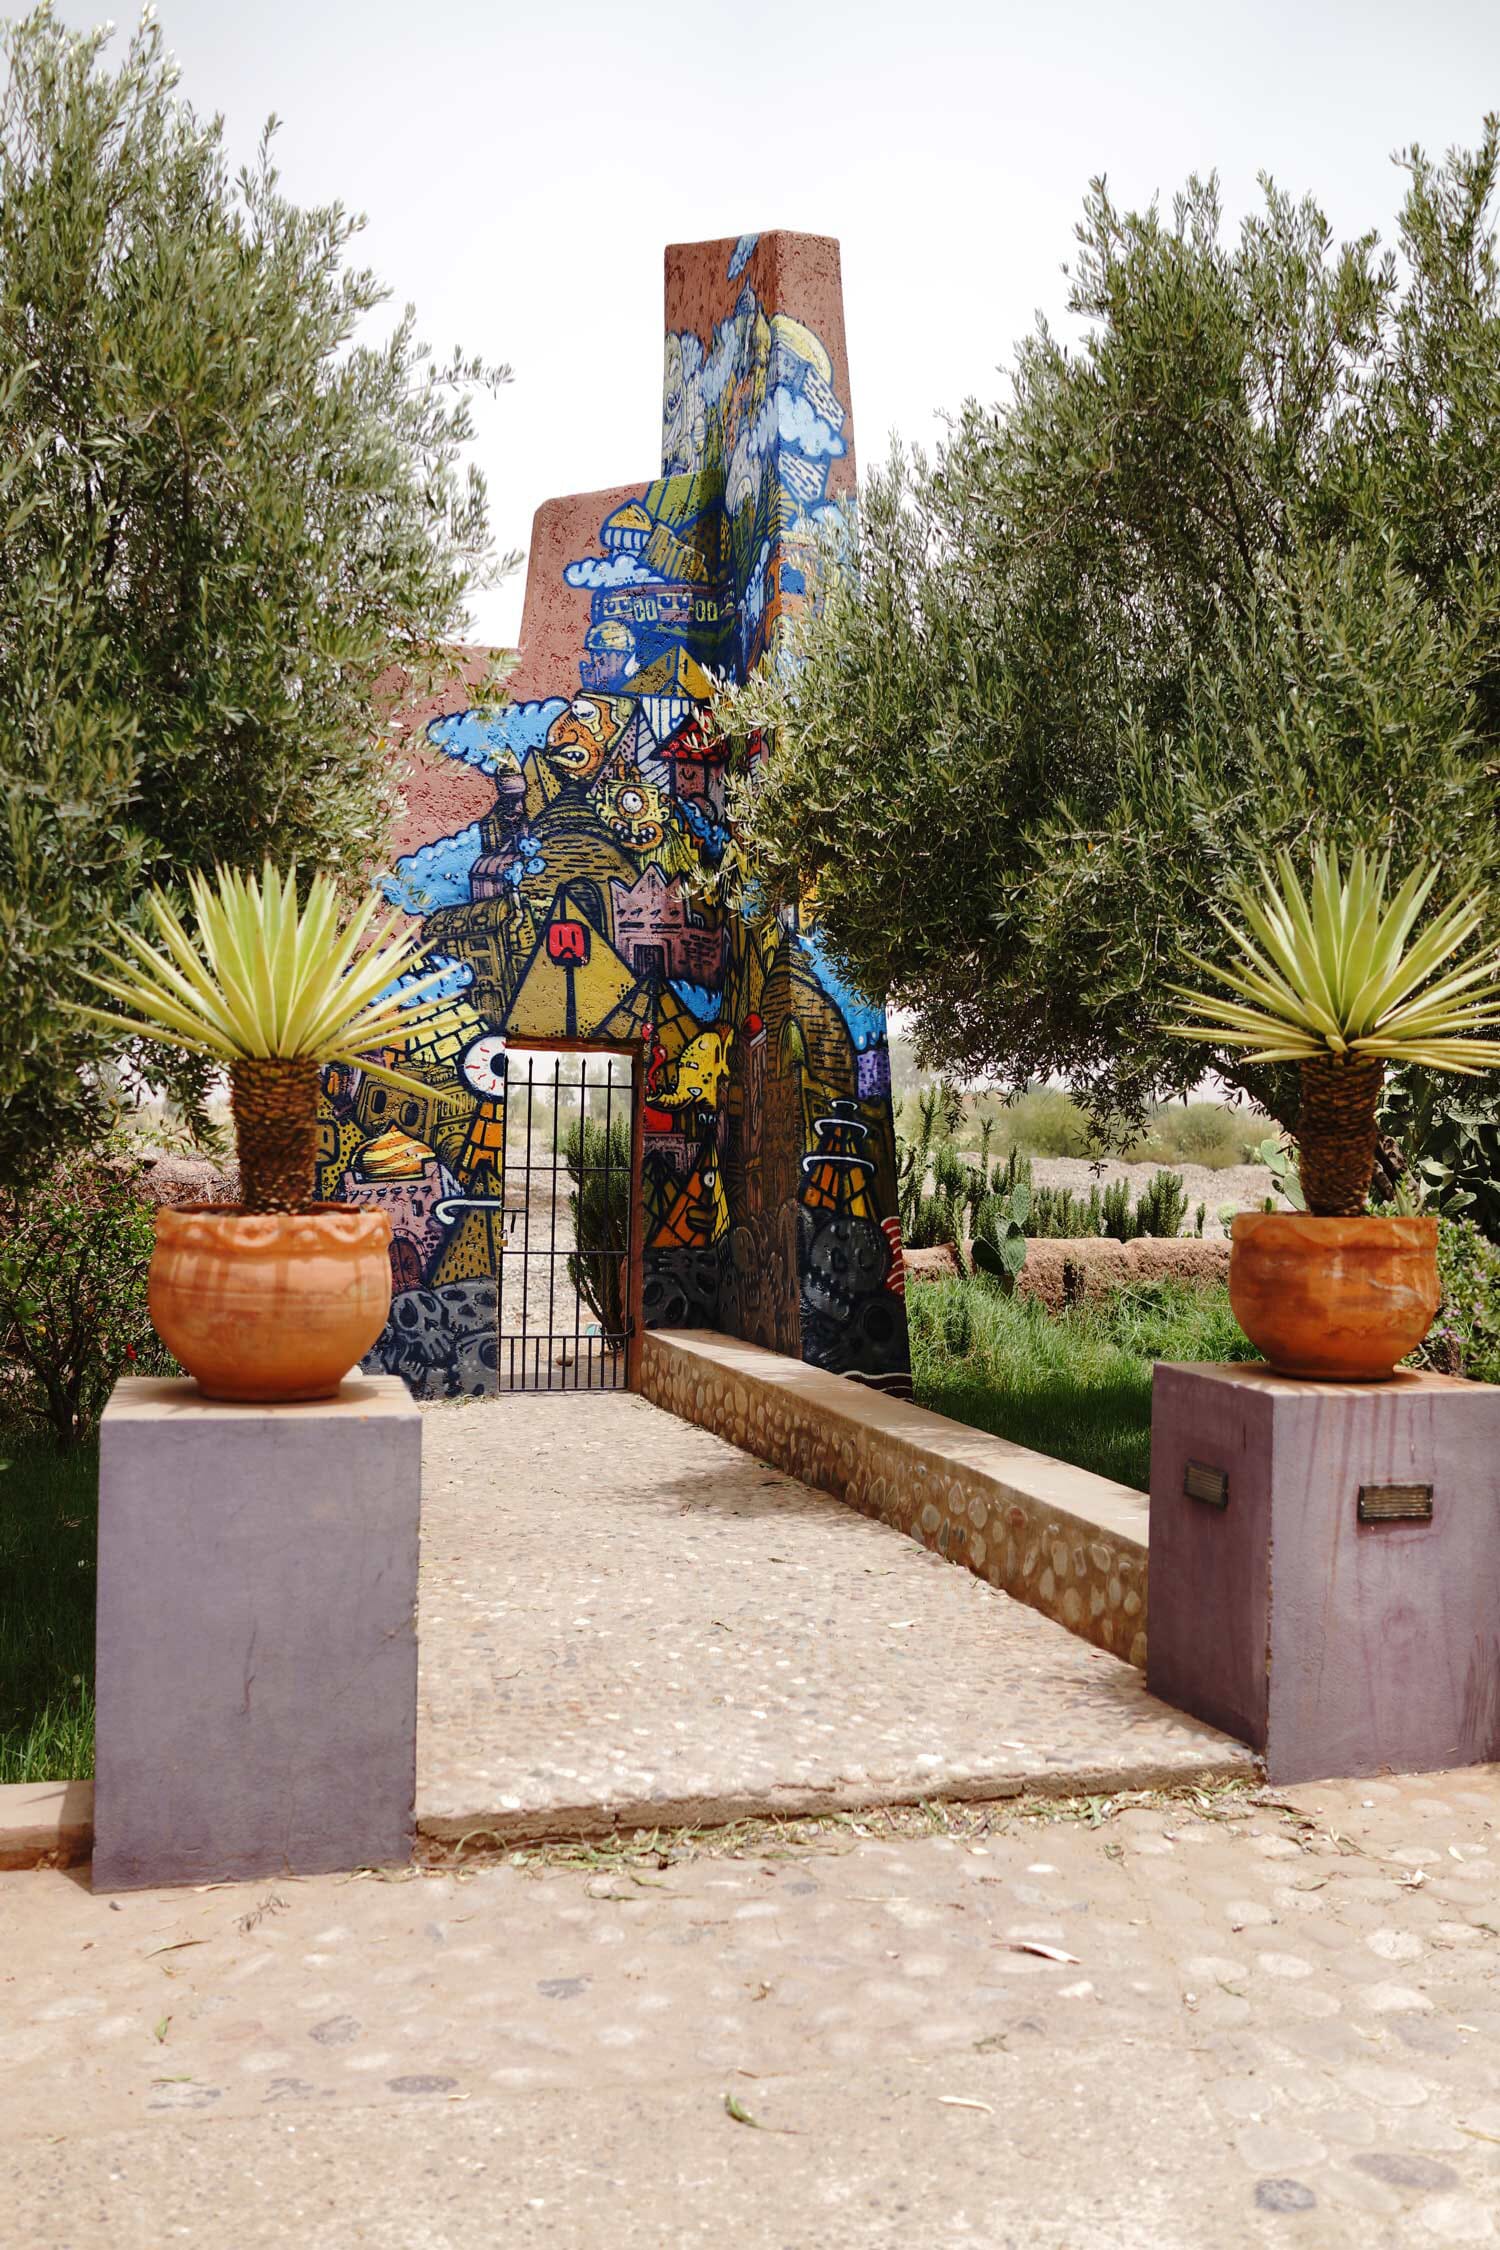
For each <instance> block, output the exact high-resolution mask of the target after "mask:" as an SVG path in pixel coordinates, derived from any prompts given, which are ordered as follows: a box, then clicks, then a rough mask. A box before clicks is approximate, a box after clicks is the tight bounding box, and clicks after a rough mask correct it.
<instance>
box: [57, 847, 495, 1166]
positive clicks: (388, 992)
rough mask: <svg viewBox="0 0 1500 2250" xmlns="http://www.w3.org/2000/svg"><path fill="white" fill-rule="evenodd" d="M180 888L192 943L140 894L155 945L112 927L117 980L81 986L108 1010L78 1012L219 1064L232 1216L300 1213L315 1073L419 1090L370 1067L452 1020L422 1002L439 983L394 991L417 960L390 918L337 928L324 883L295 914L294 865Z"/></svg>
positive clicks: (373, 908)
mask: <svg viewBox="0 0 1500 2250" xmlns="http://www.w3.org/2000/svg"><path fill="white" fill-rule="evenodd" d="M188 890H189V893H190V895H191V898H192V902H193V910H194V915H195V918H196V924H197V927H196V931H195V932H194V933H193V934H192V935H190V934H189V932H188V930H187V929H185V928H184V926H183V924H182V922H181V921H180V920H179V918H178V916H177V915H176V913H175V912H174V911H173V908H172V906H171V904H170V903H169V901H168V900H167V899H166V898H164V897H163V896H162V894H161V892H160V891H151V892H150V893H149V894H148V896H147V901H146V903H147V906H148V908H149V910H150V913H151V917H152V920H153V921H154V922H155V924H156V927H157V930H158V931H159V932H160V934H161V938H162V941H163V943H162V946H161V947H160V948H158V947H156V946H153V945H150V944H148V943H147V941H146V940H145V939H144V938H143V937H140V936H138V935H137V934H136V932H135V931H133V930H128V929H117V930H116V932H115V934H116V936H117V937H118V938H119V939H120V940H121V942H122V944H123V946H124V948H125V950H124V951H122V952H120V953H117V954H115V955H113V956H111V966H112V968H113V969H114V971H115V974H114V975H112V976H94V977H91V978H90V980H89V981H90V982H91V983H92V984H95V985H97V986H98V988H99V989H100V990H101V991H103V992H106V993H108V994H109V996H110V998H111V999H113V1000H115V1001H116V1002H118V1003H119V1006H118V1007H117V1008H116V1009H113V1010H109V1009H103V1008H93V1007H90V1008H86V1009H85V1010H84V1013H85V1014H86V1015H89V1016H92V1017H94V1018H95V1019H96V1020H97V1021H99V1022H102V1023H106V1024H108V1025H109V1026H110V1027H111V1028H112V1029H113V1030H115V1031H121V1032H133V1033H135V1034H136V1035H137V1036H138V1037H140V1038H143V1039H152V1040H156V1041H159V1042H160V1043H161V1044H162V1045H163V1046H169V1047H176V1048H178V1049H180V1050H184V1051H185V1052H187V1053H188V1054H193V1055H208V1056H211V1057H212V1058H213V1059H214V1060H215V1061H216V1062H220V1063H223V1064H225V1065H227V1067H228V1072H229V1102H230V1108H231V1110H232V1112H233V1115H234V1129H235V1140H236V1143H237V1144H238V1148H239V1156H240V1190H241V1205H242V1208H243V1209H245V1210H246V1211H303V1210H306V1209H307V1208H308V1207H309V1205H310V1204H311V1203H312V1201H313V1193H314V1183H315V1177H316V1173H315V1166H316V1160H317V1137H318V1070H319V1066H320V1065H321V1064H323V1063H330V1062H341V1063H348V1064H351V1065H354V1066H356V1067H358V1068H359V1069H360V1070H363V1071H367V1072H368V1073H369V1074H370V1075H371V1076H372V1077H375V1078H381V1079H384V1080H385V1081H386V1082H387V1083H388V1084H390V1085H393V1086H398V1087H401V1088H403V1089H405V1090H407V1091H412V1092H416V1093H419V1094H420V1093H426V1092H427V1091H428V1089H427V1088H426V1087H424V1086H423V1085H422V1084H421V1083H420V1082H419V1081H418V1080H416V1079H413V1078H407V1077H404V1076H403V1075H402V1073H401V1072H400V1071H398V1070H394V1069H392V1068H391V1067H390V1065H389V1064H388V1063H385V1062H382V1061H380V1060H379V1059H378V1058H379V1057H380V1056H381V1055H382V1054H385V1053H390V1052H399V1051H400V1050H401V1049H402V1048H403V1047H404V1046H405V1045H406V1044H407V1042H408V1041H409V1040H410V1039H411V1038H412V1036H413V1035H414V1034H415V1033H416V1032H418V1031H423V1032H427V1031H434V1030H442V1029H443V1028H445V1027H446V1025H447V1024H448V1023H449V1022H450V1021H451V1020H452V1017H451V1011H450V1010H448V1009H447V1008H445V1007H442V1006H440V1005H437V1004H435V1003H434V1002H433V1001H432V999H431V997H430V995H431V988H432V987H433V986H434V985H435V984H437V983H439V982H441V980H442V976H443V973H444V972H442V971H441V970H438V971H434V972H433V974H432V975H430V976H424V977H417V978H415V979H412V980H411V981H408V982H407V983H405V984H403V985H402V986H401V988H400V989H399V990H397V989H396V987H397V980H398V979H402V978H406V979H411V972H412V971H413V970H414V969H415V968H417V967H418V966H419V965H420V963H421V961H422V960H423V958H424V957H425V950H426V949H425V948H422V947H419V946H416V945H414V944H413V943H412V942H411V940H410V939H408V938H404V937H396V936H394V935H393V933H394V931H395V929H396V926H397V924H398V923H399V921H400V920H401V916H400V913H399V911H398V912H394V913H391V914H389V915H387V916H386V918H385V920H384V921H382V922H381V923H380V925H379V927H378V928H376V929H373V930H372V928H371V925H372V923H373V922H374V920H375V916H376V914H377V912H378V910H379V901H378V899H376V898H375V897H373V896H372V897H371V898H370V899H368V900H367V901H366V902H365V904H364V905H363V906H361V907H359V908H358V909H357V910H356V912H355V913H354V915H353V916H352V918H351V919H350V920H349V921H348V922H347V923H346V924H345V925H344V926H343V927H342V928H340V926H339V904H338V893H337V890H336V888H335V886H334V883H333V880H332V878H331V877H330V876H328V875H326V874H319V875H315V876H314V877H313V878H312V881H311V882H310V883H309V885H308V889H307V900H306V904H305V905H301V906H299V904H298V899H297V870H296V869H295V867H289V868H287V869H286V871H285V872H284V873H282V874H278V873H277V871H276V869H275V867H274V866H273V865H272V863H271V861H270V860H269V859H268V860H267V861H266V863H265V866H264V869H263V870H262V873H261V876H260V879H259V880H258V881H257V879H256V877H255V876H253V875H241V874H239V873H237V872H236V871H235V870H234V869H232V868H226V867H219V868H217V869H215V872H214V878H213V881H212V882H210V881H208V880H207V879H206V878H205V877H204V876H201V875H192V876H189V878H188ZM195 939H196V942H195Z"/></svg>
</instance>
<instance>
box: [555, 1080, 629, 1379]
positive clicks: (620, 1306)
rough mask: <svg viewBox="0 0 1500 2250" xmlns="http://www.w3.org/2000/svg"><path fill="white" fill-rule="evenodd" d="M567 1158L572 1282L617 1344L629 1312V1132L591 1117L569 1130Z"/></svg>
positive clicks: (620, 1125) (619, 1121)
mask: <svg viewBox="0 0 1500 2250" xmlns="http://www.w3.org/2000/svg"><path fill="white" fill-rule="evenodd" d="M563 1158H564V1161H565V1162H566V1164H567V1167H568V1177H569V1179H570V1180H571V1181H572V1183H573V1188H572V1193H571V1194H570V1195H569V1197H568V1211H569V1214H570V1216H571V1218H572V1221H573V1240H574V1242H575V1243H576V1244H577V1245H578V1248H577V1250H576V1251H575V1252H574V1253H573V1254H572V1255H571V1256H570V1257H569V1259H568V1279H569V1281H571V1282H572V1284H573V1287H574V1288H575V1289H576V1290H577V1292H578V1294H579V1296H580V1297H581V1298H582V1299H583V1301H584V1303H585V1304H586V1305H587V1306H588V1308H589V1310H590V1312H592V1314H593V1315H594V1318H595V1319H596V1320H597V1321H598V1323H599V1326H600V1328H601V1330H602V1331H603V1333H604V1335H605V1336H606V1337H607V1338H608V1339H609V1341H610V1342H611V1343H612V1344H613V1343H618V1342H619V1341H620V1340H621V1339H622V1338H623V1337H624V1335H625V1331H626V1327H627V1325H628V1321H629V1312H630V1308H629V1304H628V1302H627V1298H626V1291H627V1288H628V1286H629V1274H630V1260H629V1256H628V1252H629V1249H630V1127H629V1126H628V1125H627V1124H626V1123H625V1122H624V1121H623V1120H622V1119H620V1118H614V1119H612V1120H611V1121H610V1123H609V1125H608V1126H607V1127H606V1126H604V1125H599V1124H596V1123H595V1122H594V1120H593V1119H592V1118H586V1119H584V1121H583V1122H582V1124H573V1125H570V1126H569V1127H568V1129H567V1131H566V1133H565V1134H564V1137H563Z"/></svg>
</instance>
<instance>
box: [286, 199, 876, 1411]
mask: <svg viewBox="0 0 1500 2250" xmlns="http://www.w3.org/2000/svg"><path fill="white" fill-rule="evenodd" d="M666 283H667V288H666V300H667V341H666V371H665V383H664V391H663V433H662V475H661V476H660V477H659V478H656V479H654V480H653V481H652V482H650V483H647V484H644V485H632V486H627V487H622V488H619V489H617V490H614V491H610V492H604V493H593V494H587V495H581V496H577V497H574V498H572V499H567V500H556V501H550V502H548V503H547V504H546V505H545V506H544V507H543V508H542V509H540V510H539V512H538V515H537V518H536V524H535V528H534V534H533V541H532V548H531V555H530V564H529V571H528V578H527V589H526V606H525V615H524V622H523V627H522V645H521V652H520V662H519V665H518V666H517V668H516V669H515V670H514V671H513V672H512V673H511V675H510V676H509V678H508V679H507V681H506V694H505V699H504V701H503V702H499V703H485V702H482V701H479V700H477V698H476V689H475V684H474V683H475V681H476V679H477V678H478V676H479V672H480V669H481V667H480V665H479V664H478V663H477V662H476V663H475V664H474V665H472V666H467V667H465V668H464V670H463V672H462V674H461V676H460V677H458V678H456V679H455V680H454V681H453V682H452V683H451V684H449V685H448V686H445V687H444V689H443V690H442V692H441V693H440V694H438V695H436V696H434V697H432V698H430V699H429V700H428V701H427V702H425V703H422V702H415V703H412V702H408V703H407V705H406V707H405V708H404V710H403V712H402V714H401V722H400V734H399V740H400V743H401V755H402V756H403V759H404V761H405V767H406V778H405V784H404V794H405V799H406V804H407V813H406V819H405V822H404V825H403V828H402V831H401V834H400V836H399V837H398V839H397V851H396V857H395V860H394V864H393V866H392V868H391V872H390V875H389V877H388V879H387V889H388V891H389V895H390V896H391V898H392V899H393V900H395V901H397V902H399V903H400V904H401V905H402V906H403V907H404V908H405V909H406V911H407V912H408V913H409V914H410V915H411V916H412V917H413V919H414V921H415V922H417V923H419V924H420V927H421V933H422V935H423V937H424V938H425V939H426V940H427V941H428V942H429V943H430V944H432V946H433V947H434V949H435V952H434V956H433V962H432V963H430V964H429V966H431V965H438V966H441V967H442V968H444V969H445V970H446V971H447V974H448V983H447V987H446V989H447V990H448V992H449V993H450V994H451V996H452V998H453V999H454V1002H455V1004H456V1005H457V1007H458V1009H459V1012H460V1019H461V1020H460V1023H459V1026H458V1028H457V1029H456V1030H454V1031H452V1032H450V1033H449V1034H448V1035H446V1036H445V1037H444V1038H443V1039H442V1040H440V1041H437V1042H435V1043H433V1045H432V1046H431V1047H430V1049H427V1050H422V1049H416V1050H413V1051H412V1052H411V1054H410V1055H409V1056H408V1058H407V1061H406V1063H405V1065H404V1067H405V1068H406V1069H408V1070H409V1071H411V1072H412V1073H413V1074H414V1075H415V1076H417V1077H418V1078H420V1079H421V1081H422V1082H423V1084H424V1086H426V1087H428V1088H429V1089H430V1091H429V1092H428V1093H427V1094H426V1095H425V1096H424V1098H423V1099H421V1100H418V1098H417V1097H416V1096H415V1095H402V1094H399V1093H395V1092H392V1091H391V1090H389V1089H386V1088H381V1087H377V1086H374V1085H372V1084H371V1083H370V1082H369V1081H368V1080H364V1081H361V1080H360V1079H359V1077H358V1076H357V1075H352V1074H349V1073H339V1072H330V1073H329V1074H328V1081H327V1085H326V1088H325V1099H324V1117H323V1128H322V1132H323V1144H322V1160H321V1168H320V1192H322V1193H324V1194H327V1195H336V1196H339V1197H341V1198H342V1199H344V1200H346V1201H353V1202H369V1203H375V1204H378V1205H379V1206H380V1207H381V1208H383V1209H385V1210H386V1211H388V1212H389V1214H390V1216H391V1221H392V1227H393V1231H394V1236H395V1240H394V1244H393V1250H392V1256H393V1261H394V1270H395V1285H396V1294H395V1299H394V1303H393V1308H392V1315H391V1321H390V1324H389V1326H388V1328H387V1331H386V1333H385V1335H384V1336H383V1337H382V1339H381V1342H380V1344H379V1346H378V1347H377V1349H376V1352H375V1354H374V1355H372V1359H371V1362H370V1364H371V1365H374V1366H378V1367H381V1368H384V1369H386V1370H388V1371H390V1372H392V1373H396V1374H400V1375H402V1376H404V1377H405V1379H406V1380H407V1382H408V1383H409V1384H410V1385H411V1386H412V1388H413V1389H414V1390H416V1391H418V1392H419V1393H420V1394H422V1395H426V1396H458V1395H462V1394H465V1393H471V1392H478V1393H482V1392H484V1391H486V1390H490V1389H493V1388H494V1387H495V1381H496V1365H497V1353H496V1344H495V1336H496V1317H497V1305H498V1287H497V1284H498V1277H499V1275H500V1273H501V1270H502V1267H501V1261H502V1257H503V1223H502V1220H501V1217H500V1213H501V1207H502V1204H503V1201H504V1179H503V1150H504V1115H505V1107H504V1105H505V1086H506V1048H507V1043H508V1042H517V1043H526V1042H541V1043H545V1042H547V1041H548V1040H553V1039H559V1038H567V1039H578V1040H589V1041H594V1042H597V1043H598V1044H599V1045H601V1046H616V1045H629V1046H630V1047H632V1048H638V1049H639V1051H640V1054H641V1057H642V1060H643V1069H644V1076H643V1085H644V1116H643V1120H642V1123H643V1128H644V1132H643V1149H644V1154H643V1163H642V1196H643V1201H644V1241H645V1256H644V1293H643V1294H644V1313H645V1319H646V1321H647V1324H648V1325H652V1326H670V1327H682V1326H695V1327H707V1328H719V1329H723V1330H727V1331H729V1332H731V1333H734V1334H737V1335H742V1336H745V1337H747V1338H749V1339H751V1340H753V1341H756V1342H761V1343H765V1344H768V1345H770V1346H772V1347H774V1348H775V1349H778V1350H781V1351H785V1352H790V1353H794V1354H800V1355H801V1356H803V1357H804V1358H806V1359H809V1360H811V1361H813V1362H815V1363H816V1364H817V1365H819V1366H822V1367H826V1368H829V1369H832V1370H834V1371H836V1372H840V1373H844V1374H849V1375H852V1376H855V1377H858V1378H860V1379H862V1380H864V1381H866V1382H871V1383H876V1384H879V1385H881V1386H883V1387H889V1388H898V1389H899V1388H902V1387H904V1385H905V1382H906V1377H907V1350H906V1324H905V1308H904V1301H903V1293H902V1291H903V1284H902V1267H901V1249H900V1240H899V1232H898V1228H897V1223H896V1218H895V1211H896V1180H895V1148H894V1136H893V1131H892V1122H891V1105H890V1068H889V1056H888V1051H887V1046H886V1032H885V1019H884V1016H883V1013H882V1011H881V1010H880V1009H879V1008H876V1007H872V1006H870V1005H869V1004H868V1003H866V1002H865V1001H863V1000H862V999H861V998H860V997H859V996H858V995H857V994H855V993H853V992H851V991H850V990H848V989H847V987H846V986H845V985H844V984H843V983H842V981H841V980H840V978H839V977H838V976H837V974H836V973H835V971H834V970H833V969H832V967H831V965H830V964H829V962H828V961H827V959H826V958H825V956H824V954H823V952H822V950H821V949H820V947H819V944H818V940H817V934H816V930H815V929H812V928H804V927H800V926H798V924H797V922H796V920H795V918H791V917H789V918H787V919H786V920H784V921H780V922H774V923H770V924H767V925H763V926H755V925H752V924H750V923H748V922H745V921H743V920H741V919H740V918H739V917H738V916H737V915H734V914H725V913H724V912H722V911H721V910H720V909H719V908H717V907H716V906H715V905H714V904H713V903H712V902H711V901H710V899H709V898H708V897H707V896H706V895H705V894H704V892H703V890H702V888H701V885H700V883H699V882H698V881H697V880H696V879H697V878H699V877H700V876H701V875H702V873H703V872H704V871H705V870H711V869H712V868H713V867H714V866H715V865H716V864H717V862H718V861H719V859H720V858H721V857H722V854H723V851H724V848H725V845H726V842H727V835H726V830H725V826H724V822H725V811H726V798H727V791H728V779H729V776H728V764H727V761H728V752H727V750H726V747H725V745H724V744H723V743H722V742H720V741H719V740H717V739H716V738H715V735H714V733H713V729H712V727H711V724H710V723H709V698H710V694H711V682H710V678H709V674H710V672H718V673H721V674H725V673H727V674H729V675H731V676H734V677H743V676H744V673H745V671H746V670H747V669H748V668H750V667H752V666H753V665H755V664H756V663H757V662H758V661H759V660H760V658H761V657H762V656H763V655H764V654H765V653H766V652H767V651H768V650H769V649H771V648H772V647H773V646H774V645H775V641H776V635H777V628H778V625H779V623H780V622H781V620H783V619H784V618H786V617H788V616H789V615H790V614H791V612H792V611H793V610H794V609H795V608H796V606H797V605H798V604H799V603H800V602H802V601H804V600H805V599H807V598H808V597H809V595H810V593H811V591H812V583H813V571H814V565H815V560H816V557H817V554H818V552H819V549H820V545H822V544H823V527H824V522H825V520H826V519H827V518H828V517H829V515H830V514H831V513H832V512H833V509H834V504H835V503H836V502H837V501H838V500H839V499H840V497H841V496H842V495H844V494H846V493H848V492H849V491H851V490H852V486H853V477H854V456H853V437H852V429H851V424H850V416H849V406H848V398H849V387H848V369H847V362H846V357H845V349H844V336H843V314H842V301H841V293H840V286H839V274H838V250H837V245H836V244H834V243H832V242H828V241H825V240H822V239H821V238H817V237H811V236H803V235H787V234H772V235H766V236H761V237H756V236H744V237H742V238H741V239H740V240H739V241H738V242H719V243H703V244H694V245H691V246H688V247H685V248H676V249H672V250H669V251H668V253H667V265H666ZM754 754H758V753H752V755H754Z"/></svg>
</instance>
